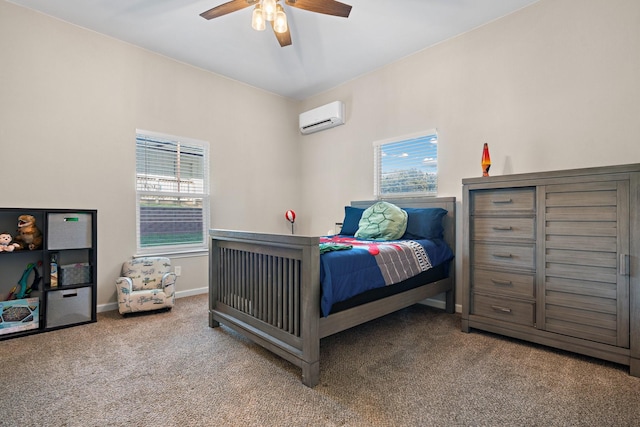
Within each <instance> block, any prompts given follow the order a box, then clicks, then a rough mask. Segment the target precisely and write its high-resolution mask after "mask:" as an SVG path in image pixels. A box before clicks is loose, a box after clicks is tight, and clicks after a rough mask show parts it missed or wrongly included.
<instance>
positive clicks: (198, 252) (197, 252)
mask: <svg viewBox="0 0 640 427" xmlns="http://www.w3.org/2000/svg"><path fill="white" fill-rule="evenodd" d="M147 256H148V257H153V256H166V257H169V258H193V257H201V256H209V251H208V250H207V249H193V250H189V251H163V252H144V253H137V254H135V255H134V256H133V257H134V258H141V257H147Z"/></svg>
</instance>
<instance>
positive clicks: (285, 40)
mask: <svg viewBox="0 0 640 427" xmlns="http://www.w3.org/2000/svg"><path fill="white" fill-rule="evenodd" d="M274 26H275V21H272V22H271V27H272V28H273V27H274ZM273 34H275V35H276V38H277V39H278V43H280V47H285V46H290V45H291V33H290V32H289V28H288V27H287V31H286V32H284V33H278V32H276V30H275V28H274V29H273Z"/></svg>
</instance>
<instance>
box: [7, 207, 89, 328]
mask: <svg viewBox="0 0 640 427" xmlns="http://www.w3.org/2000/svg"><path fill="white" fill-rule="evenodd" d="M21 215H31V216H33V217H34V218H35V222H36V226H37V227H38V229H39V230H40V232H41V234H42V244H41V246H40V247H38V248H36V249H34V250H29V249H28V248H25V249H22V250H14V251H4V250H3V251H0V340H2V339H7V338H15V337H20V336H24V335H29V334H34V333H39V332H45V331H50V330H54V329H59V328H63V327H68V326H74V325H79V324H84V323H91V322H95V321H96V299H97V297H96V290H97V289H96V278H97V259H98V255H97V211H96V210H86V209H80V210H75V209H74V210H71V209H22V208H0V232H4V231H8V232H9V233H10V234H11V235H13V236H15V235H16V229H17V223H18V218H19V217H20V216H21ZM52 260H53V261H55V265H56V266H57V280H56V278H55V274H54V275H53V276H52ZM36 271H37V274H36ZM38 277H41V280H38ZM25 287H26V288H27V292H26V293H25V291H24V288H25ZM21 288H22V291H21Z"/></svg>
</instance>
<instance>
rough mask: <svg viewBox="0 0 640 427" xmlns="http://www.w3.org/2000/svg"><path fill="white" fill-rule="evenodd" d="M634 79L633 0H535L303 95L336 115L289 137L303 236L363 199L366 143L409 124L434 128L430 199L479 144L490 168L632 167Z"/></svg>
mask: <svg viewBox="0 0 640 427" xmlns="http://www.w3.org/2000/svg"><path fill="white" fill-rule="evenodd" d="M363 54H366V53H363ZM639 76H640V2H638V1H636V0H541V1H540V2H538V3H535V4H533V5H532V6H530V7H528V8H525V9H523V10H520V11H519V12H516V13H514V14H512V15H509V16H507V17H505V18H503V19H500V20H498V21H495V22H493V23H491V24H488V25H486V26H484V27H481V28H479V29H476V30H474V31H471V32H469V33H466V34H464V35H462V36H459V37H457V38H455V39H452V40H449V41H447V42H444V43H441V44H439V45H436V46H434V47H431V48H428V49H425V50H423V51H422V52H419V53H417V54H415V55H412V56H410V57H408V58H405V59H404V60H402V61H400V62H397V63H394V64H392V65H389V66H387V67H385V68H383V69H380V70H377V71H375V72H372V73H370V74H367V75H365V76H362V77H360V78H358V79H356V80H353V81H350V82H347V83H345V84H343V85H341V86H339V87H337V88H334V89H332V90H330V91H328V92H326V93H323V94H321V95H318V96H315V97H313V98H310V99H307V100H305V101H304V102H303V106H302V107H303V108H302V109H303V110H306V109H309V108H313V107H315V106H318V105H322V104H324V103H327V102H330V101H335V100H343V101H344V102H345V103H346V110H347V118H346V120H347V122H346V124H345V125H344V126H339V127H336V128H334V129H330V130H327V131H324V132H320V133H317V134H313V135H309V136H305V137H302V138H301V139H302V142H301V144H302V148H303V151H302V170H303V171H304V172H303V188H304V189H305V192H304V196H303V198H304V199H303V204H304V206H305V208H306V210H307V211H310V212H313V218H312V220H311V224H310V227H309V232H310V233H312V234H313V233H325V232H326V231H327V230H328V229H329V228H331V226H332V224H333V223H334V222H336V221H337V220H338V221H339V220H340V219H341V218H342V215H343V210H342V209H343V208H342V207H343V206H344V205H345V204H348V203H349V201H350V200H354V199H370V198H371V197H372V193H373V150H372V145H371V144H372V141H375V140H379V139H385V138H390V137H394V136H399V135H406V134H411V133H414V132H418V131H421V130H427V129H432V128H437V129H438V135H439V138H438V139H439V154H438V160H439V181H438V185H439V194H440V195H442V196H456V197H458V198H461V197H462V191H461V180H462V178H466V177H475V176H479V175H480V173H481V169H480V157H481V153H482V144H483V143H484V142H487V143H489V149H490V152H491V159H492V162H493V165H492V166H491V171H490V173H491V174H492V175H501V174H505V173H525V172H536V171H546V170H555V169H567V168H580V167H591V166H604V165H613V164H624V163H637V162H640V141H639V139H638V138H639V135H640V78H639ZM458 207H460V203H458ZM458 225H460V222H458ZM458 230H461V229H460V227H458ZM461 234H462V233H461V232H459V233H458V246H460V243H461ZM458 253H460V251H458ZM456 263H457V268H458V276H457V277H461V275H460V272H461V271H460V265H461V260H460V259H459V258H458V259H457V260H456Z"/></svg>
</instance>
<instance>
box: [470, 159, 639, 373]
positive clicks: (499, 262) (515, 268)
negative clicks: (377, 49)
mask: <svg viewBox="0 0 640 427" xmlns="http://www.w3.org/2000/svg"><path fill="white" fill-rule="evenodd" d="M462 183H463V239H464V246H463V296H462V330H463V331H465V332H469V331H470V329H471V328H477V329H481V330H486V331H490V332H494V333H499V334H503V335H507V336H511V337H514V338H519V339H524V340H528V341H532V342H536V343H539V344H543V345H548V346H552V347H556V348H561V349H564V350H568V351H572V352H576V353H581V354H586V355H589V356H593V357H597V358H602V359H605V360H610V361H613V362H617V363H621V364H625V365H629V366H630V373H631V374H632V375H635V376H640V270H639V269H640V258H639V256H640V216H639V215H638V212H637V211H638V206H639V203H640V164H634V165H621V166H612V167H600V168H588V169H575V170H566V171H554V172H541V173H532V174H519V175H503V176H495V177H484V178H470V179H464V180H463V181H462Z"/></svg>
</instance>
